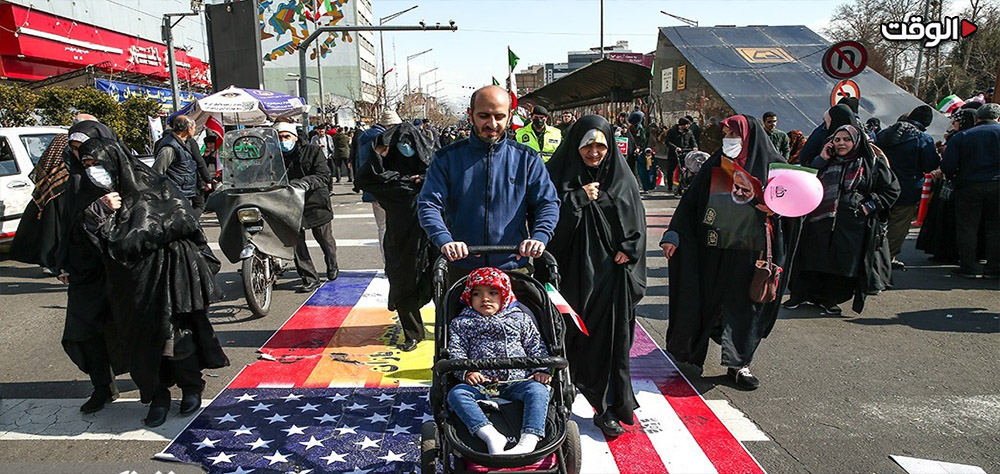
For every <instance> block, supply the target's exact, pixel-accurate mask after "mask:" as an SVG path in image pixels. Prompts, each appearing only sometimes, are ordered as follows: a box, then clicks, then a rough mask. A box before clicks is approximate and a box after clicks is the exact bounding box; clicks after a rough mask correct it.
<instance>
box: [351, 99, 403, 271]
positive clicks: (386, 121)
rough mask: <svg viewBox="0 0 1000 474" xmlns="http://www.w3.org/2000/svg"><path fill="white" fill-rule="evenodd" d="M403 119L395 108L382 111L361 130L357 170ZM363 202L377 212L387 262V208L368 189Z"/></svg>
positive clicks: (382, 255)
mask: <svg viewBox="0 0 1000 474" xmlns="http://www.w3.org/2000/svg"><path fill="white" fill-rule="evenodd" d="M402 122H403V121H402V120H400V118H399V115H398V114H397V113H396V112H395V111H393V110H386V111H385V112H382V115H381V117H379V120H378V123H376V124H375V125H373V126H372V127H371V128H369V129H368V130H365V131H364V132H361V134H360V135H358V139H357V151H356V153H355V156H354V160H353V161H354V162H353V163H352V166H353V167H354V170H355V172H357V170H359V169H361V167H362V166H364V165H365V163H367V162H368V159H369V158H371V156H372V153H375V149H374V148H373V147H372V142H374V141H375V138H376V137H378V136H379V135H381V134H383V133H385V131H386V129H388V128H389V127H394V126H396V125H399V124H400V123H402ZM354 184H355V187H354V191H355V192H358V191H360V189H358V187H357V182H355V183H354ZM361 202H370V203H372V212H373V213H374V214H375V225H376V227H377V228H378V250H379V256H380V257H382V263H383V264H384V263H385V253H384V250H383V249H382V241H383V240H384V239H385V209H382V205H380V204H379V203H378V201H377V200H376V199H375V196H372V195H371V194H370V193H368V192H367V191H365V192H363V193H362V194H361Z"/></svg>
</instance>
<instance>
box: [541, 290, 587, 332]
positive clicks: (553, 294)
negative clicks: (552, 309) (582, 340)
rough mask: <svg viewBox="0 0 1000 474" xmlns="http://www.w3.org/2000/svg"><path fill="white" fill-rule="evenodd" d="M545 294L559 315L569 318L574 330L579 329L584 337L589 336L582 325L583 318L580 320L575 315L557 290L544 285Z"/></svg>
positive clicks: (578, 316) (585, 327) (577, 315)
mask: <svg viewBox="0 0 1000 474" xmlns="http://www.w3.org/2000/svg"><path fill="white" fill-rule="evenodd" d="M545 292H546V293H548V295H549V299H550V300H552V304H554V305H556V309H558V310H559V312H560V313H562V314H564V315H566V316H567V317H569V319H570V321H573V324H575V325H576V328H577V329H579V330H580V332H582V333H583V334H584V335H585V336H589V335H590V333H589V332H587V326H586V325H584V324H583V318H581V317H580V315H579V314H576V311H573V307H572V306H570V305H569V303H568V302H566V298H563V295H562V294H561V293H559V290H557V289H556V288H555V287H554V286H552V285H551V284H550V283H546V284H545Z"/></svg>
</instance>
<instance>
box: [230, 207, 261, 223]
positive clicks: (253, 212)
mask: <svg viewBox="0 0 1000 474" xmlns="http://www.w3.org/2000/svg"><path fill="white" fill-rule="evenodd" d="M236 216H237V217H238V218H239V219H240V222H241V223H243V224H248V223H252V222H260V221H261V220H262V216H261V214H260V209H257V208H256V207H249V208H246V209H240V210H239V211H236Z"/></svg>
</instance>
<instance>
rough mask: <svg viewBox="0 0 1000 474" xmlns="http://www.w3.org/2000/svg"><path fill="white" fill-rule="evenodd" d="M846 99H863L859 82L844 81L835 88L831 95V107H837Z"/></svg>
mask: <svg viewBox="0 0 1000 474" xmlns="http://www.w3.org/2000/svg"><path fill="white" fill-rule="evenodd" d="M844 97H854V98H858V99H860V98H861V88H860V87H858V83H857V82H854V81H852V80H850V79H844V80H843V81H840V82H838V83H837V85H835V86H833V92H831V93H830V107H833V106H836V105H837V102H840V99H843V98H844Z"/></svg>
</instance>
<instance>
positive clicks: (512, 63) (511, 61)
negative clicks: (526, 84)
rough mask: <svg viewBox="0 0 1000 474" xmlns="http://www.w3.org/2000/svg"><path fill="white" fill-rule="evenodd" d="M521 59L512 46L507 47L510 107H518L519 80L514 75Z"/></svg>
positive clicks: (513, 108) (512, 108)
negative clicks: (512, 49) (511, 48)
mask: <svg viewBox="0 0 1000 474" xmlns="http://www.w3.org/2000/svg"><path fill="white" fill-rule="evenodd" d="M518 59H521V58H519V57H517V55H516V54H514V52H513V51H511V50H510V46H508V47H507V66H508V69H507V92H508V93H509V94H510V109H511V110H515V109H517V81H516V79H515V77H514V68H515V67H517V60H518ZM522 126H524V125H523V124H521V125H518V126H517V127H515V128H514V130H517V129H518V128H519V127H522Z"/></svg>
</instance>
